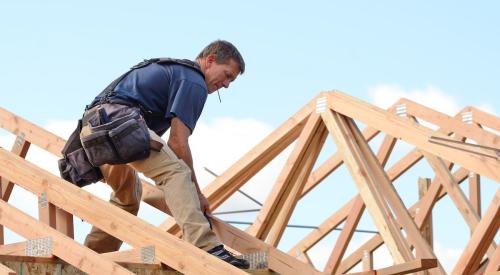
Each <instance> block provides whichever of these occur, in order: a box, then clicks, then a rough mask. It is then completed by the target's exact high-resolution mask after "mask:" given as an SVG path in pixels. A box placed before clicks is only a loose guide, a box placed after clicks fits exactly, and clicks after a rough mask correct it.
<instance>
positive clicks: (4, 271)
mask: <svg viewBox="0 0 500 275" xmlns="http://www.w3.org/2000/svg"><path fill="white" fill-rule="evenodd" d="M0 274H1V275H16V274H17V273H16V272H14V270H12V269H10V268H8V267H6V266H5V265H3V264H0Z"/></svg>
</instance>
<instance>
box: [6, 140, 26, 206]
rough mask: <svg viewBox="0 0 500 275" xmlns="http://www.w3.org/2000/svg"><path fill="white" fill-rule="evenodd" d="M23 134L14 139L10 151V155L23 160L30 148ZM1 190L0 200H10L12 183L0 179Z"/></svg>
mask: <svg viewBox="0 0 500 275" xmlns="http://www.w3.org/2000/svg"><path fill="white" fill-rule="evenodd" d="M24 136H25V134H24V133H21V135H19V136H17V137H16V140H15V141H14V145H12V149H11V150H10V151H11V152H12V153H14V154H16V155H18V156H20V157H22V158H25V157H26V155H27V154H28V149H29V148H30V145H31V143H29V142H28V141H26V140H25V139H24ZM0 184H1V185H0V186H1V190H2V200H4V201H8V200H9V198H10V194H11V193H12V189H13V188H14V183H13V182H10V181H8V180H6V179H3V178H1V183H0Z"/></svg>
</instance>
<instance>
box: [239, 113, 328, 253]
mask: <svg viewBox="0 0 500 275" xmlns="http://www.w3.org/2000/svg"><path fill="white" fill-rule="evenodd" d="M325 138H326V129H325V127H324V125H323V123H322V121H321V118H320V116H319V115H317V114H311V115H310V117H309V119H308V121H307V123H306V125H305V126H304V129H303V130H302V133H301V135H300V136H299V139H298V141H297V143H296V145H295V148H294V150H293V151H292V153H291V154H290V156H289V158H288V160H287V162H286V163H285V165H284V167H283V170H282V171H281V173H280V175H279V177H278V180H277V181H276V183H275V184H274V187H273V189H272V191H271V193H270V194H269V196H268V198H267V199H266V202H265V203H264V205H263V206H262V208H261V210H260V212H259V214H258V216H257V218H256V220H255V222H254V224H253V225H252V226H251V227H250V228H249V229H248V230H247V232H248V233H249V234H250V235H252V236H255V237H257V238H258V239H261V240H265V239H266V238H267V237H268V236H269V240H268V243H269V244H271V245H273V246H276V245H277V243H278V242H279V239H280V238H281V235H282V233H283V231H284V228H285V226H286V224H287V223H288V220H289V218H290V216H291V214H292V211H293V209H294V208H295V205H296V203H297V201H298V199H299V198H300V194H301V193H302V189H303V187H304V184H305V181H306V180H307V176H308V175H309V173H310V171H311V170H312V167H313V165H314V162H315V161H316V158H317V156H318V155H319V151H320V149H321V146H322V145H323V143H324V141H325ZM315 143H317V144H318V145H319V146H317V147H319V148H314V146H315V145H316V144H315Z"/></svg>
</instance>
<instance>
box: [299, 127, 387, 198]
mask: <svg viewBox="0 0 500 275" xmlns="http://www.w3.org/2000/svg"><path fill="white" fill-rule="evenodd" d="M379 133H380V131H378V130H375V129H373V128H371V127H366V128H365V129H363V136H364V137H365V139H366V140H368V141H370V140H372V139H373V138H374V137H376V136H377V135H378V134H379ZM343 163H344V160H343V158H342V155H341V154H340V153H338V152H337V153H335V154H333V155H332V156H331V157H330V158H328V159H327V160H326V161H325V162H324V163H323V164H321V165H320V166H319V167H318V168H317V169H316V170H315V171H313V172H312V173H311V175H310V176H309V178H308V179H307V182H306V186H305V187H304V190H303V191H302V195H301V197H304V196H305V195H307V193H309V191H311V190H312V189H313V188H314V187H316V186H317V185H318V184H319V183H320V182H322V181H323V180H324V179H325V178H326V177H328V176H329V175H330V174H331V173H333V172H334V171H335V170H336V169H337V168H338V167H340V166H341V165H342V164H343Z"/></svg>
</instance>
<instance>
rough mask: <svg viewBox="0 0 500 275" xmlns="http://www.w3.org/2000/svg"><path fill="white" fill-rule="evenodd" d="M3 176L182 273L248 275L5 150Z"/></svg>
mask: <svg viewBox="0 0 500 275" xmlns="http://www.w3.org/2000/svg"><path fill="white" fill-rule="evenodd" d="M0 175H1V176H2V177H6V178H8V179H9V180H11V181H14V182H16V183H18V184H19V185H20V186H22V187H23V188H25V189H27V190H29V191H31V192H33V193H35V194H36V195H38V196H40V195H41V193H46V194H47V200H48V201H49V202H51V203H53V204H54V205H57V206H59V207H61V208H62V209H64V210H66V211H67V212H69V213H71V214H73V215H77V216H79V217H80V218H82V219H84V220H86V221H88V222H89V223H91V224H93V225H95V226H97V227H99V228H101V229H102V230H104V231H106V232H107V233H109V234H111V235H113V236H115V237H116V238H119V239H121V240H123V241H125V242H127V243H129V244H131V245H132V246H136V247H142V246H149V245H153V246H155V248H156V250H155V252H156V256H157V257H158V259H159V260H160V261H161V262H163V263H165V264H167V265H168V266H171V267H172V268H175V269H176V270H178V271H180V272H183V273H186V274H199V273H201V272H203V273H206V274H220V273H223V272H226V273H234V274H245V273H244V272H243V271H241V270H239V269H237V268H235V267H233V266H231V265H230V264H228V263H226V262H223V261H221V260H218V259H217V258H215V257H213V256H211V255H209V254H207V253H206V252H204V251H202V250H200V249H198V248H196V247H193V246H192V245H190V244H188V243H185V242H182V241H181V240H179V239H177V238H175V237H173V236H171V235H170V234H168V233H166V232H163V231H161V230H160V229H158V228H156V227H154V226H152V225H151V224H148V223H146V222H145V221H142V220H141V219H139V218H137V217H135V216H133V215H132V214H130V213H127V212H125V211H123V210H121V209H118V208H116V207H114V206H112V205H110V204H109V203H108V202H105V201H103V200H102V199H99V198H98V197H96V196H94V195H92V194H90V193H89V192H87V191H85V190H83V189H81V188H78V187H76V186H74V185H72V184H69V183H68V182H66V181H64V180H62V179H60V178H58V177H56V176H54V175H52V174H51V173H49V172H47V171H44V170H42V169H40V168H38V167H37V166H36V165H34V164H31V163H29V162H27V161H25V160H23V159H21V158H19V157H18V156H15V155H13V154H12V153H10V152H7V151H5V150H3V149H0ZM109 217H113V219H112V220H110V219H109Z"/></svg>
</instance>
